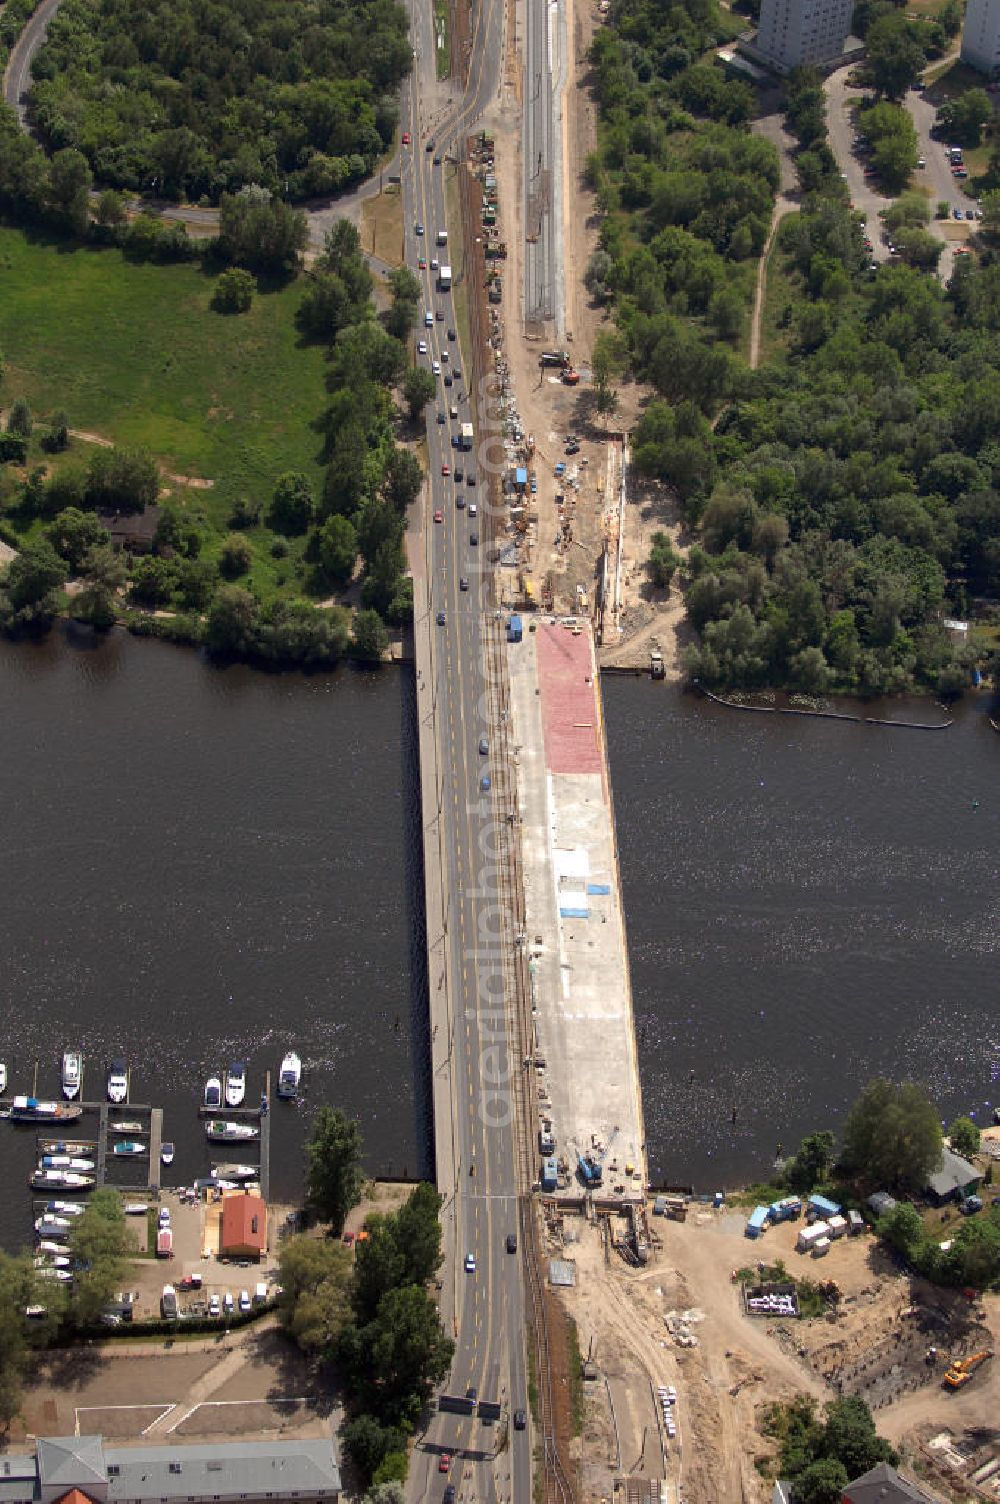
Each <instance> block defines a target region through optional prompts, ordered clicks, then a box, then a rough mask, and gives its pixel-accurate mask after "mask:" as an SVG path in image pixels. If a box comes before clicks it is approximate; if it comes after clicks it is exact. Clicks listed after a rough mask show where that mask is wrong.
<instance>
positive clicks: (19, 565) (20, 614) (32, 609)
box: [0, 538, 66, 626]
mask: <svg viewBox="0 0 1000 1504" xmlns="http://www.w3.org/2000/svg"><path fill="white" fill-rule="evenodd" d="M65 579H66V565H65V564H64V562H63V560H62V559H60V557H59V555H58V554H57V553H56V551H55V549H54V548H53V547H52V544H51V543H50V542H49V541H48V539H46V538H39V539H36V540H35V541H34V542H29V543H26V544H25V545H24V547H23V548H22V549H21V550H20V552H19V553H18V554H17V557H16V558H14V559H11V561H10V563H9V564H8V565H7V572H6V574H5V575H4V576H2V578H0V619H3V617H5V616H6V618H7V620H8V622H9V624H10V625H12V626H43V625H46V624H47V623H48V622H49V621H51V619H52V617H53V616H54V615H55V613H56V610H57V609H58V598H57V591H58V590H59V588H60V586H61V585H62V584H63V582H64V581H65ZM5 606H6V610H5V609H4V607H5Z"/></svg>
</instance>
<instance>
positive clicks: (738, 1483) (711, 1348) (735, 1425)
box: [549, 1205, 1000, 1504]
mask: <svg viewBox="0 0 1000 1504" xmlns="http://www.w3.org/2000/svg"><path fill="white" fill-rule="evenodd" d="M651 1225H652V1226H653V1228H654V1231H655V1234H656V1236H657V1238H658V1240H659V1246H658V1247H657V1248H656V1249H655V1251H654V1253H653V1254H652V1256H651V1258H650V1262H649V1264H648V1265H647V1267H646V1268H644V1269H634V1268H631V1267H629V1266H628V1265H626V1264H625V1263H624V1262H623V1261H622V1259H621V1258H620V1256H619V1255H618V1254H617V1253H615V1252H612V1253H611V1254H610V1258H609V1259H608V1260H607V1261H606V1258H605V1252H604V1243H603V1239H602V1237H601V1235H600V1232H599V1230H598V1229H597V1228H595V1227H594V1226H593V1225H591V1224H587V1223H585V1222H584V1221H583V1220H582V1219H570V1218H567V1219H566V1220H565V1221H564V1223H563V1225H562V1236H561V1237H559V1236H553V1237H551V1238H550V1250H549V1251H550V1252H551V1253H552V1254H558V1255H559V1256H560V1257H562V1258H566V1259H570V1260H572V1261H573V1263H574V1264H575V1265H576V1285H575V1288H573V1289H572V1290H570V1291H567V1292H564V1293H563V1294H562V1298H563V1299H564V1301H565V1305H566V1309H567V1311H568V1312H569V1313H570V1314H571V1315H572V1316H573V1317H574V1319H575V1321H576V1323H577V1327H578V1333H579V1342H580V1350H581V1352H582V1353H583V1355H584V1357H586V1356H587V1354H588V1352H590V1353H591V1354H592V1357H593V1359H594V1363H595V1366H596V1374H595V1377H594V1379H593V1380H592V1381H590V1382H588V1383H587V1384H586V1385H585V1394H586V1407H585V1420H584V1426H583V1432H582V1435H581V1437H580V1438H579V1440H578V1441H577V1443H576V1450H577V1453H578V1456H577V1465H578V1470H579V1476H580V1479H581V1497H583V1498H585V1499H588V1500H598V1499H605V1498H610V1497H611V1492H612V1487H613V1482H614V1479H615V1477H618V1476H621V1475H623V1474H624V1473H628V1472H631V1473H632V1474H633V1475H635V1476H640V1477H647V1478H656V1477H667V1478H668V1479H670V1480H671V1481H672V1483H673V1484H674V1486H675V1487H682V1489H683V1497H684V1499H685V1500H686V1501H687V1504H699V1501H703V1504H716V1501H718V1504H722V1501H731V1500H732V1499H740V1498H742V1499H745V1500H761V1501H762V1504H763V1501H764V1500H765V1499H767V1498H768V1497H769V1495H770V1484H769V1483H768V1482H767V1481H766V1480H765V1478H764V1477H763V1476H762V1473H761V1471H760V1470H759V1469H758V1467H757V1466H756V1464H757V1463H758V1462H760V1463H761V1465H762V1466H763V1467H764V1468H765V1470H766V1463H767V1460H768V1459H769V1458H771V1457H772V1456H773V1454H774V1444H773V1442H772V1441H771V1440H770V1439H769V1438H768V1437H766V1436H765V1435H764V1434H763V1431H762V1429H761V1425H762V1422H763V1420H764V1416H765V1412H766V1409H767V1406H768V1405H769V1404H771V1403H772V1402H774V1401H775V1400H781V1399H788V1398H790V1397H791V1396H792V1395H795V1394H802V1393H805V1394H810V1395H812V1396H813V1397H814V1398H815V1399H816V1400H817V1401H818V1402H820V1403H822V1402H823V1401H824V1400H827V1399H832V1398H834V1397H835V1396H836V1395H837V1394H838V1393H839V1392H843V1393H859V1394H861V1395H862V1397H864V1398H865V1399H866V1400H867V1401H868V1402H869V1403H870V1404H871V1405H872V1406H873V1408H874V1411H875V1415H876V1420H877V1423H878V1426H879V1429H880V1431H881V1432H882V1433H883V1434H884V1435H886V1436H888V1437H889V1438H890V1439H891V1440H893V1441H894V1442H896V1443H897V1444H901V1445H902V1448H903V1451H904V1455H905V1456H906V1457H907V1459H908V1460H913V1459H916V1461H917V1462H918V1463H919V1464H920V1466H921V1468H922V1469H926V1468H932V1467H934V1466H946V1470H947V1467H950V1469H951V1475H952V1478H953V1479H954V1477H955V1467H956V1464H955V1462H954V1461H953V1460H951V1459H950V1457H949V1460H948V1463H947V1464H944V1463H942V1461H941V1457H942V1453H941V1443H940V1442H937V1443H936V1444H935V1447H934V1448H930V1449H929V1447H928V1442H929V1440H930V1439H931V1438H934V1437H940V1434H941V1433H942V1431H948V1432H949V1433H950V1434H951V1436H952V1438H953V1440H954V1441H955V1443H956V1445H957V1446H958V1448H959V1453H961V1455H963V1456H964V1453H962V1452H961V1449H962V1447H963V1446H964V1447H965V1449H966V1451H969V1450H971V1451H973V1452H974V1455H975V1457H976V1458H978V1459H979V1460H981V1454H982V1448H983V1446H984V1445H985V1444H986V1443H985V1442H984V1438H987V1439H988V1438H989V1437H993V1438H994V1439H995V1445H996V1446H997V1448H998V1450H1000V1431H998V1430H997V1416H1000V1365H997V1364H996V1363H993V1364H987V1365H985V1366H984V1368H983V1369H982V1370H980V1372H979V1373H978V1374H977V1376H976V1378H975V1380H974V1381H973V1382H972V1383H971V1384H970V1385H969V1386H968V1388H967V1389H964V1390H961V1391H960V1392H958V1393H957V1394H951V1393H949V1392H947V1391H945V1390H944V1389H943V1388H942V1385H941V1378H942V1373H943V1368H944V1359H945V1358H946V1357H951V1356H957V1355H959V1354H964V1353H968V1352H972V1351H975V1350H978V1349H979V1348H981V1347H983V1346H987V1347H991V1348H996V1347H997V1338H998V1334H1000V1298H998V1297H995V1296H991V1297H988V1298H987V1300H986V1302H985V1303H981V1302H974V1303H970V1302H969V1301H967V1300H965V1299H964V1297H963V1296H962V1295H961V1294H960V1293H959V1292H945V1291H940V1290H934V1289H932V1288H931V1287H929V1286H926V1285H924V1284H923V1283H922V1282H921V1281H916V1280H911V1279H910V1278H909V1277H908V1276H906V1275H904V1274H903V1273H901V1272H900V1271H899V1270H898V1269H897V1268H896V1267H895V1266H894V1265H893V1264H892V1263H891V1262H890V1261H889V1260H888V1259H887V1258H885V1257H884V1256H883V1255H882V1253H881V1252H880V1250H879V1248H878V1246H877V1245H876V1244H875V1242H874V1240H873V1239H871V1238H869V1237H862V1238H855V1239H844V1240H842V1241H840V1242H837V1243H834V1245H833V1246H832V1248H831V1251H830V1253H829V1255H828V1256H827V1257H826V1258H825V1259H824V1260H822V1261H815V1260H812V1259H809V1258H806V1257H804V1256H802V1255H799V1254H796V1253H795V1252H794V1243H795V1238H796V1236H797V1233H798V1230H799V1228H800V1227H801V1223H800V1224H794V1223H790V1224H788V1225H787V1226H784V1227H779V1228H775V1229H772V1230H771V1231H770V1232H769V1233H768V1234H767V1235H766V1238H765V1239H764V1240H763V1241H762V1242H760V1243H756V1244H754V1243H749V1242H748V1241H747V1240H746V1238H745V1236H744V1234H743V1227H744V1219H743V1216H742V1215H739V1214H733V1213H729V1212H726V1211H723V1212H715V1211H713V1210H711V1209H708V1208H699V1207H697V1206H696V1205H692V1206H691V1208H690V1210H689V1215H688V1220H687V1221H686V1222H685V1223H677V1222H670V1221H661V1220H660V1219H659V1218H656V1219H652V1222H651ZM757 1258H762V1259H766V1260H767V1261H769V1262H770V1261H772V1260H774V1259H776V1258H781V1259H783V1260H784V1262H785V1264H786V1266H787V1268H788V1269H789V1270H790V1271H791V1272H792V1273H793V1274H794V1275H795V1276H796V1277H798V1278H811V1279H814V1280H817V1281H820V1280H822V1281H827V1280H833V1281H835V1282H836V1285H837V1286H838V1288H839V1291H840V1299H839V1301H838V1302H837V1304H836V1306H835V1307H834V1308H832V1309H831V1313H830V1314H829V1315H828V1316H827V1317H824V1318H816V1319H813V1320H809V1321H799V1322H794V1321H784V1322H782V1321H777V1320H771V1319H767V1320H754V1319H752V1318H748V1317H746V1316H744V1315H743V1313H742V1308H741V1304H740V1299H739V1289H738V1286H737V1285H735V1284H734V1283H733V1281H732V1278H731V1275H732V1272H733V1270H734V1269H735V1268H737V1267H740V1266H744V1265H747V1264H752V1263H753V1262H754V1260H755V1259H757ZM689 1339H693V1340H692V1345H690V1346H688V1345H686V1343H687V1342H688V1340H689ZM932 1345H934V1346H937V1347H938V1350H939V1354H940V1357H939V1360H938V1362H937V1364H936V1366H934V1367H929V1366H928V1365H927V1363H926V1362H925V1357H926V1353H927V1349H928V1347H929V1346H932ZM671 1384H672V1385H674V1386H675V1388H676V1390H677V1396H678V1398H677V1405H676V1421H677V1429H678V1436H677V1438H676V1439H675V1440H673V1441H671V1440H668V1438H667V1437H666V1435H665V1434H664V1431H663V1428H662V1423H661V1420H660V1415H659V1401H658V1400H657V1397H656V1388H657V1386H659V1385H671ZM991 1428H993V1429H992V1430H991ZM977 1448H978V1450H976V1449H977ZM959 1453H956V1455H959ZM986 1455H988V1453H987V1454H986Z"/></svg>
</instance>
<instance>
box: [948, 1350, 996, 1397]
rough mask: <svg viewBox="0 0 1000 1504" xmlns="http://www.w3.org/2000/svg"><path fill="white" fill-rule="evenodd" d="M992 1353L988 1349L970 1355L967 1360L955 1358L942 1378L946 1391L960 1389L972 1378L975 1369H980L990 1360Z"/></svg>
mask: <svg viewBox="0 0 1000 1504" xmlns="http://www.w3.org/2000/svg"><path fill="white" fill-rule="evenodd" d="M992 1356H993V1353H992V1351H991V1350H989V1349H984V1351H983V1352H979V1353H972V1354H971V1356H970V1357H968V1358H956V1359H955V1361H954V1362H953V1363H952V1365H951V1367H950V1368H949V1369H948V1371H947V1373H946V1374H945V1376H944V1383H945V1388H946V1389H962V1388H963V1387H964V1386H965V1385H966V1384H967V1383H968V1382H969V1380H970V1379H971V1378H972V1376H973V1374H974V1373H975V1372H976V1370H977V1369H979V1368H981V1367H982V1365H983V1364H984V1363H985V1362H986V1361H987V1359H989V1358H992Z"/></svg>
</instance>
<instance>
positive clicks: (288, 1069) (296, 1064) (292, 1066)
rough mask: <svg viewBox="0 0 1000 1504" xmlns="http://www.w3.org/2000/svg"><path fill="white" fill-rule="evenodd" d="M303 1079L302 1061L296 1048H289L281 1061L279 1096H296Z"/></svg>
mask: <svg viewBox="0 0 1000 1504" xmlns="http://www.w3.org/2000/svg"><path fill="white" fill-rule="evenodd" d="M301 1080H302V1061H301V1060H300V1059H299V1057H298V1055H296V1053H295V1051H294V1050H289V1051H288V1054H287V1055H286V1056H285V1058H284V1060H283V1061H282V1062H281V1070H280V1071H279V1073H278V1096H279V1097H294V1096H295V1095H296V1093H297V1092H298V1089H299V1082H300V1081H301Z"/></svg>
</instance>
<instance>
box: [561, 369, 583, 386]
mask: <svg viewBox="0 0 1000 1504" xmlns="http://www.w3.org/2000/svg"><path fill="white" fill-rule="evenodd" d="M562 379H563V386H576V385H577V384H578V383H579V380H580V372H579V371H574V369H573V367H572V366H568V367H567V368H566V370H565V371H563V373H562Z"/></svg>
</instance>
